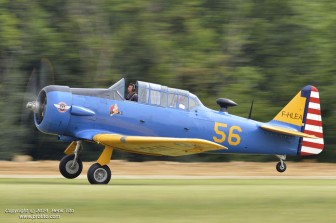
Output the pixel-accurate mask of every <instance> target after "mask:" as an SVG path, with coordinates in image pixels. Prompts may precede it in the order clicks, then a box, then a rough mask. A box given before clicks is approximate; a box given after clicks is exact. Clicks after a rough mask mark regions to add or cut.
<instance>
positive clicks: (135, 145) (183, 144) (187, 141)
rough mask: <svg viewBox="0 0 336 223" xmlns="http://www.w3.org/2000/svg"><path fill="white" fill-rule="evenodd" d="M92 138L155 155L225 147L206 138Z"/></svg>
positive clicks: (126, 149) (119, 136)
mask: <svg viewBox="0 0 336 223" xmlns="http://www.w3.org/2000/svg"><path fill="white" fill-rule="evenodd" d="M93 140H94V141H96V142H97V143H100V144H103V145H105V146H111V147H113V148H116V149H120V150H125V151H128V152H133V153H139V154H147V155H156V156H183V155H190V154H196V153H202V152H207V151H213V150H220V149H227V148H226V147H225V146H222V145H220V144H217V143H214V142H211V141H208V140H204V139H193V138H169V137H151V136H123V135H118V134H97V135H95V136H94V137H93Z"/></svg>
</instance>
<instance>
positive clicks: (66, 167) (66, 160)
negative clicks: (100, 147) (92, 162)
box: [59, 154, 83, 179]
mask: <svg viewBox="0 0 336 223" xmlns="http://www.w3.org/2000/svg"><path fill="white" fill-rule="evenodd" d="M74 159H75V154H71V155H68V156H64V157H63V158H62V159H61V162H60V164H59V170H60V172H61V174H62V175H63V176H64V177H65V178H68V179H74V178H76V177H78V176H79V175H80V174H81V172H82V170H83V163H82V160H80V159H79V158H77V160H76V161H75V163H73V162H74Z"/></svg>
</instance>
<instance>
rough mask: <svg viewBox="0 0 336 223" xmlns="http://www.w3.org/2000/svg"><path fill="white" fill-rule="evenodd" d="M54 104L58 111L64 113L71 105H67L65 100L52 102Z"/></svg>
mask: <svg viewBox="0 0 336 223" xmlns="http://www.w3.org/2000/svg"><path fill="white" fill-rule="evenodd" d="M54 106H55V107H56V108H57V110H58V112H60V113H64V112H66V111H68V110H69V108H70V107H71V106H69V105H67V104H66V103H65V102H60V103H58V104H54Z"/></svg>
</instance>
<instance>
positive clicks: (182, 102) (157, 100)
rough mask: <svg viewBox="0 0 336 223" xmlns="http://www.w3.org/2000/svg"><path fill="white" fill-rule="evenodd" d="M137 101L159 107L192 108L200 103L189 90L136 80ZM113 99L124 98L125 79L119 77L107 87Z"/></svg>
mask: <svg viewBox="0 0 336 223" xmlns="http://www.w3.org/2000/svg"><path fill="white" fill-rule="evenodd" d="M136 86H137V88H136V91H137V94H138V103H142V104H149V105H155V106H160V107H169V108H177V109H183V110H192V109H194V108H196V107H197V106H199V105H201V104H202V103H201V102H200V100H199V99H198V98H197V96H196V95H194V94H192V93H190V92H189V91H185V90H180V89H176V88H169V87H167V86H162V85H159V84H153V83H148V82H143V81H137V84H136ZM109 90H110V91H111V92H113V96H114V97H113V98H114V99H124V98H125V97H124V93H125V79H124V78H123V79H121V80H120V81H118V82H117V83H115V84H114V85H113V86H111V87H110V88H109Z"/></svg>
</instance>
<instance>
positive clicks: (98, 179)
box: [87, 163, 112, 184]
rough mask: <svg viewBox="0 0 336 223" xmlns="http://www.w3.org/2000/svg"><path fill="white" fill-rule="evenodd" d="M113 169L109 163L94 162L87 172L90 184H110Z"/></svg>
mask: <svg viewBox="0 0 336 223" xmlns="http://www.w3.org/2000/svg"><path fill="white" fill-rule="evenodd" d="M111 175H112V174H111V170H110V168H109V167H108V166H107V165H104V166H101V165H100V164H99V163H94V164H93V165H92V166H91V167H90V168H89V170H88V172H87V178H88V180H89V182H90V184H108V182H110V180H111Z"/></svg>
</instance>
